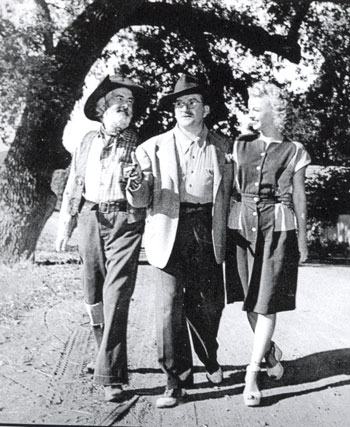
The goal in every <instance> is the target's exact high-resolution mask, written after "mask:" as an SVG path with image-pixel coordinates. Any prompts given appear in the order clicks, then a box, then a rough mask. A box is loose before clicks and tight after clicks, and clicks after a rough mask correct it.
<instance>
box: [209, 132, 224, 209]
mask: <svg viewBox="0 0 350 427" xmlns="http://www.w3.org/2000/svg"><path fill="white" fill-rule="evenodd" d="M208 143H209V147H210V149H211V150H212V156H213V157H212V159H213V169H214V182H213V201H214V202H215V200H216V196H217V193H218V190H219V187H220V183H221V180H222V172H221V169H220V166H219V165H220V160H222V159H221V156H220V155H221V152H220V151H219V150H217V147H216V144H215V139H214V138H213V136H212V134H211V133H210V132H209V133H208Z"/></svg>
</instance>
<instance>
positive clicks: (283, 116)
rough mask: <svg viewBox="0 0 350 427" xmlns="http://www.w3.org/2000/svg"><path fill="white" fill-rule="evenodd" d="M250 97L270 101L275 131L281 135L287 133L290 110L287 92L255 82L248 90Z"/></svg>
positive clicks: (268, 84)
mask: <svg viewBox="0 0 350 427" xmlns="http://www.w3.org/2000/svg"><path fill="white" fill-rule="evenodd" d="M248 94H249V96H251V97H259V98H261V97H263V96H267V97H268V98H269V100H270V104H271V109H272V113H273V123H274V126H275V127H276V129H277V131H278V132H280V133H281V134H282V135H286V133H287V125H288V127H289V126H290V123H289V119H291V108H290V104H289V102H288V100H287V99H288V98H287V92H286V91H285V90H283V89H281V88H279V87H278V86H277V85H275V84H273V83H266V82H257V83H255V84H253V86H252V87H250V88H249V89H248Z"/></svg>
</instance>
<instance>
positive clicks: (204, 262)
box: [156, 209, 224, 388]
mask: <svg viewBox="0 0 350 427" xmlns="http://www.w3.org/2000/svg"><path fill="white" fill-rule="evenodd" d="M211 222H212V217H211V209H208V210H206V211H195V212H192V213H183V212H181V211H180V219H179V225H178V231H177V235H176V240H175V244H174V248H173V251H172V254H171V257H170V259H169V262H168V264H167V266H166V267H165V268H164V269H157V271H158V275H159V280H158V284H157V288H156V320H157V348H158V360H159V363H160V366H161V367H162V369H163V371H164V372H165V373H166V375H167V386H168V387H169V388H177V387H181V383H182V381H186V378H187V377H189V376H191V375H192V355H191V347H190V338H189V333H188V329H189V330H190V333H191V338H192V342H193V346H194V349H195V351H196V353H197V355H198V357H199V359H200V360H201V362H202V363H203V364H204V366H205V368H206V370H207V371H208V372H209V373H212V372H214V371H216V370H217V369H218V367H219V365H218V362H217V349H218V343H217V339H216V338H217V333H218V329H219V323H220V318H221V314H222V310H223V308H224V284H223V270H222V265H221V264H220V265H219V264H217V263H216V260H215V257H214V250H213V243H212V237H211V228H212V227H211Z"/></svg>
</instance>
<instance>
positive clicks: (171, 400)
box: [156, 387, 186, 408]
mask: <svg viewBox="0 0 350 427" xmlns="http://www.w3.org/2000/svg"><path fill="white" fill-rule="evenodd" d="M185 395H186V392H185V391H184V390H182V389H181V388H168V387H167V388H166V389H165V392H164V394H163V395H162V396H160V397H158V399H157V401H156V407H157V408H173V407H174V406H176V405H177V404H178V403H179V401H180V400H181V399H182V398H183V397H184V396H185Z"/></svg>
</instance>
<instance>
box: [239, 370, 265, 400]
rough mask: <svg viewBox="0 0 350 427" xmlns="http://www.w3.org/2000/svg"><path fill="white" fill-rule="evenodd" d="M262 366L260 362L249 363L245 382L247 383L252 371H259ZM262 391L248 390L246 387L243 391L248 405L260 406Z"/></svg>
mask: <svg viewBox="0 0 350 427" xmlns="http://www.w3.org/2000/svg"><path fill="white" fill-rule="evenodd" d="M259 371H260V366H259V365H258V364H253V365H248V366H247V372H246V375H245V383H246V384H247V376H248V375H249V374H251V373H255V372H259ZM261 396H262V394H261V391H260V390H257V391H246V387H245V388H244V391H243V400H244V404H245V405H246V406H259V405H260V400H261Z"/></svg>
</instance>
